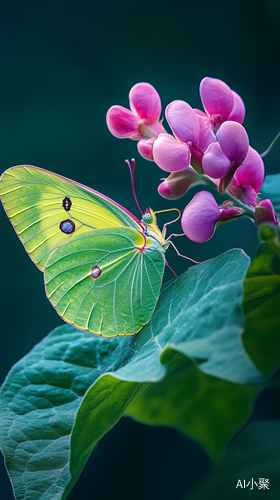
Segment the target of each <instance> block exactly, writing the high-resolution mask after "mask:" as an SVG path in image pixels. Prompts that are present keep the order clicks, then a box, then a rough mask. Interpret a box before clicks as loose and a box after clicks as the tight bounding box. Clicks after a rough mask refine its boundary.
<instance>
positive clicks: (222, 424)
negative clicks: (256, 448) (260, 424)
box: [126, 351, 260, 460]
mask: <svg viewBox="0 0 280 500" xmlns="http://www.w3.org/2000/svg"><path fill="white" fill-rule="evenodd" d="M170 354H171V353H170ZM173 356H174V357H175V355H174V351H173ZM176 357H177V360H176V361H177V364H178V366H177V367H176V368H175V369H173V370H172V369H170V370H169V373H168V374H167V376H166V377H165V378H164V379H163V380H161V381H160V382H157V383H154V384H149V385H148V387H147V388H146V389H145V390H144V391H143V392H141V394H140V395H139V396H138V397H137V398H136V399H134V400H133V401H132V403H131V404H130V405H129V407H128V409H127V410H126V414H127V415H129V416H131V417H133V418H134V419H136V420H138V421H140V422H142V423H146V424H149V425H166V426H170V427H174V428H176V429H177V430H179V431H180V432H182V433H184V434H186V435H187V436H188V437H191V438H192V439H194V440H195V441H197V442H198V443H200V444H201V445H202V446H203V447H204V449H205V450H206V451H207V452H208V454H209V455H210V457H211V458H212V459H213V460H216V459H217V458H218V457H219V455H220V454H221V452H222V451H223V450H224V449H225V447H226V446H227V444H228V442H229V440H230V439H231V437H232V435H233V434H234V433H235V432H236V431H237V430H238V429H239V428H240V427H241V426H242V425H243V424H244V423H245V421H246V420H247V418H248V417H249V415H250V414H251V411H252V407H253V402H254V399H255V396H256V394H257V393H258V392H259V391H260V386H252V385H241V384H235V383H233V382H229V381H226V380H222V379H220V378H217V377H212V376H211V375H207V374H206V373H203V372H202V371H201V370H199V368H198V367H197V366H195V365H194V364H193V363H192V362H191V361H190V360H188V359H187V358H186V357H184V356H182V355H179V354H177V355H176ZM179 357H181V359H180V360H179V359H178V358H179ZM174 361H175V360H174Z"/></svg>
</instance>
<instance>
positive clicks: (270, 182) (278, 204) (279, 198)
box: [261, 174, 280, 218]
mask: <svg viewBox="0 0 280 500" xmlns="http://www.w3.org/2000/svg"><path fill="white" fill-rule="evenodd" d="M261 198H262V200H265V199H266V198H269V199H270V200H271V201H272V203H273V207H274V210H275V212H276V213H277V216H278V218H279V217H280V174H274V175H266V177H265V179H264V183H263V185H262V188H261Z"/></svg>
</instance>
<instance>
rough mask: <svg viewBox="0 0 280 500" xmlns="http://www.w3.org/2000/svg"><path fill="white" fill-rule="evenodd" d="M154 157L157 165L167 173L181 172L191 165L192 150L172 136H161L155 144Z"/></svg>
mask: <svg viewBox="0 0 280 500" xmlns="http://www.w3.org/2000/svg"><path fill="white" fill-rule="evenodd" d="M153 156H154V161H155V162H156V164H157V165H158V166H159V167H160V168H161V169H162V170H165V172H179V171H181V170H185V169H186V168H188V166H189V164H190V157H191V154H190V148H189V146H188V145H187V144H182V143H181V142H177V141H176V139H174V137H172V135H169V134H159V136H158V137H157V139H156V140H155V142H154V147H153Z"/></svg>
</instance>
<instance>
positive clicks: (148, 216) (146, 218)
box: [143, 213, 153, 224]
mask: <svg viewBox="0 0 280 500" xmlns="http://www.w3.org/2000/svg"><path fill="white" fill-rule="evenodd" d="M143 221H144V222H146V224H151V223H152V222H153V216H152V214H149V213H147V214H144V215H143Z"/></svg>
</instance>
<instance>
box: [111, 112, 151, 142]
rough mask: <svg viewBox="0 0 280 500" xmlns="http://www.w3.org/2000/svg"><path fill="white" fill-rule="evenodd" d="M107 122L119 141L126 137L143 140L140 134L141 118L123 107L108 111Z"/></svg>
mask: <svg viewBox="0 0 280 500" xmlns="http://www.w3.org/2000/svg"><path fill="white" fill-rule="evenodd" d="M106 122H107V127H108V129H109V130H110V132H111V134H113V135H114V136H115V137H118V138H119V139H124V138H126V137H130V138H131V139H142V137H143V134H142V133H140V132H139V126H138V122H139V118H137V116H135V115H134V114H133V113H132V111H130V109H126V108H124V107H123V106H118V105H116V106H112V107H111V108H110V109H108V111H107V115H106Z"/></svg>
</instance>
